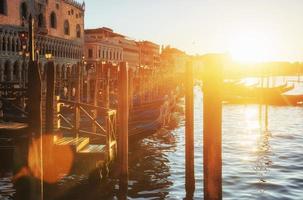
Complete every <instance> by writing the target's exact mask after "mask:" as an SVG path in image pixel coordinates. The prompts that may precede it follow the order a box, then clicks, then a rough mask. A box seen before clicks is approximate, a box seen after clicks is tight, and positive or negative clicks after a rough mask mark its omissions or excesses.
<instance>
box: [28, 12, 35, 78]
mask: <svg viewBox="0 0 303 200" xmlns="http://www.w3.org/2000/svg"><path fill="white" fill-rule="evenodd" d="M28 21H29V26H28V36H29V43H28V44H29V46H28V51H29V58H30V60H31V61H35V20H34V18H33V17H32V15H31V14H30V15H29V17H28ZM29 79H30V77H29Z"/></svg>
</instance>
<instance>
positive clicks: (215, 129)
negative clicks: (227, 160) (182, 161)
mask: <svg viewBox="0 0 303 200" xmlns="http://www.w3.org/2000/svg"><path fill="white" fill-rule="evenodd" d="M222 58H223V57H222V55H215V54H214V55H207V57H206V59H205V62H204V63H205V74H204V80H203V92H204V94H203V98H204V100H203V161H204V164H203V165H204V168H203V169H204V199H205V200H220V199H222V133H221V127H222V97H221V88H222V66H221V65H222V62H221V60H222Z"/></svg>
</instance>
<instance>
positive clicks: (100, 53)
mask: <svg viewBox="0 0 303 200" xmlns="http://www.w3.org/2000/svg"><path fill="white" fill-rule="evenodd" d="M99 58H101V49H99Z"/></svg>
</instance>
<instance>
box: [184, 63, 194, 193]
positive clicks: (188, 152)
mask: <svg viewBox="0 0 303 200" xmlns="http://www.w3.org/2000/svg"><path fill="white" fill-rule="evenodd" d="M185 75H186V76H185V81H186V96H185V162H186V166H185V171H186V173H185V179H186V180H185V188H186V194H187V195H186V196H188V198H192V196H193V193H194V191H195V169H194V91H193V86H194V84H193V67H192V63H191V62H188V63H187V65H186V74H185Z"/></svg>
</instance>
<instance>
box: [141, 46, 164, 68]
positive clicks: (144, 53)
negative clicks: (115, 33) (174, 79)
mask: <svg viewBox="0 0 303 200" xmlns="http://www.w3.org/2000/svg"><path fill="white" fill-rule="evenodd" d="M137 44H138V46H139V49H140V54H139V57H140V66H149V67H156V66H159V63H160V46H159V45H158V44H155V43H153V42H150V41H139V42H137Z"/></svg>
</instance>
